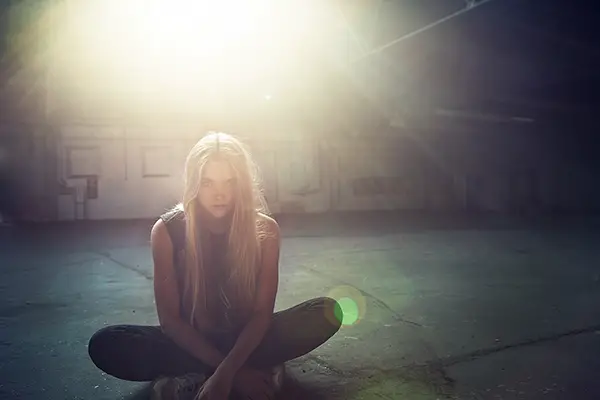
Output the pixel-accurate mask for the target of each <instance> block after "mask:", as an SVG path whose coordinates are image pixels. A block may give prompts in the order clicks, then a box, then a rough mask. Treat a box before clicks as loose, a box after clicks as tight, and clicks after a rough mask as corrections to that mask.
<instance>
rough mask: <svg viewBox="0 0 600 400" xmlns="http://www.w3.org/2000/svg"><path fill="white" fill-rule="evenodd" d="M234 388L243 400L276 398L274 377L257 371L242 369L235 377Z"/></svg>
mask: <svg viewBox="0 0 600 400" xmlns="http://www.w3.org/2000/svg"><path fill="white" fill-rule="evenodd" d="M233 386H234V388H235V390H236V392H238V393H239V394H240V395H241V396H242V398H243V399H251V400H270V399H274V398H275V393H274V387H273V386H274V385H273V377H272V375H271V374H269V373H266V372H263V371H260V370H257V369H251V368H242V369H240V370H239V371H238V373H237V374H236V375H235V379H234V380H233Z"/></svg>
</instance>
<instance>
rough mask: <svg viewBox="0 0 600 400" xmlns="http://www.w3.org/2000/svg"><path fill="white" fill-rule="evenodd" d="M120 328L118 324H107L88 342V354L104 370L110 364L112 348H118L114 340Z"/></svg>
mask: <svg viewBox="0 0 600 400" xmlns="http://www.w3.org/2000/svg"><path fill="white" fill-rule="evenodd" d="M118 330H119V327H118V326H107V327H105V328H102V329H100V330H99V331H97V332H96V333H94V334H93V335H92V337H91V338H90V340H89V342H88V355H89V356H90V358H91V360H92V362H93V363H94V364H95V365H96V366H97V367H98V368H100V369H101V370H103V371H104V372H106V369H107V366H108V365H107V364H108V361H109V358H110V357H109V354H110V353H111V349H114V348H116V344H115V343H114V342H115V339H116V336H117V334H118Z"/></svg>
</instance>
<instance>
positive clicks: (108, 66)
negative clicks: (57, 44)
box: [59, 0, 326, 103]
mask: <svg viewBox="0 0 600 400" xmlns="http://www.w3.org/2000/svg"><path fill="white" fill-rule="evenodd" d="M72 4H73V6H72V7H71V10H70V24H68V25H69V26H68V29H66V30H65V37H66V42H67V43H68V45H66V46H63V49H64V53H63V54H61V55H60V57H59V59H60V61H61V63H62V67H63V68H67V69H69V70H70V73H69V78H70V79H73V80H76V81H78V82H79V85H78V86H80V87H87V88H89V87H95V88H97V89H98V90H100V91H103V92H104V91H105V90H109V91H110V90H118V91H119V96H120V98H121V99H122V98H127V99H128V100H133V101H138V100H141V99H144V98H147V97H148V96H150V95H152V93H153V90H154V93H158V92H160V93H161V96H163V97H164V96H168V97H169V96H172V97H173V100H177V101H178V102H185V103H189V102H190V101H192V100H194V99H197V97H198V96H199V95H200V96H202V97H203V98H206V96H209V97H210V93H214V94H215V95H217V96H224V97H227V96H231V95H232V93H234V92H235V93H239V92H243V91H244V90H256V88H258V87H260V86H261V85H262V86H264V85H265V82H270V81H273V80H277V76H283V75H284V74H287V76H289V70H290V69H293V68H299V69H300V68H302V62H303V61H306V60H303V59H302V52H301V51H298V49H299V48H307V47H310V46H315V45H318V44H319V40H318V39H319V38H322V37H323V36H324V35H323V34H324V32H325V29H323V28H325V25H326V24H323V23H322V21H321V20H320V19H319V16H318V14H319V12H318V8H317V7H316V6H315V5H316V4H318V3H316V2H312V1H309V0H306V1H295V0H288V1H283V0H218V1H215V0H210V1H208V0H86V1H74V2H72ZM321 40H322V39H321ZM284 71H285V72H284ZM157 88H159V89H157ZM165 93H169V94H165ZM234 95H235V94H234ZM267 96H268V98H267ZM267 96H265V99H266V100H269V99H270V98H271V96H270V95H267ZM207 100H208V99H207ZM213 100H214V99H213ZM221 101H222V100H221Z"/></svg>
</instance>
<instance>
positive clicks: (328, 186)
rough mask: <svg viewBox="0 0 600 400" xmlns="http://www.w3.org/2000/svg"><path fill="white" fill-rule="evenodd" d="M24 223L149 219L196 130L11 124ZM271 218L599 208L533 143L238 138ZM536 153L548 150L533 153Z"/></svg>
mask: <svg viewBox="0 0 600 400" xmlns="http://www.w3.org/2000/svg"><path fill="white" fill-rule="evenodd" d="M0 131H1V132H0V138H2V141H3V142H2V143H3V145H2V146H3V148H4V149H5V150H7V151H5V153H6V152H7V153H8V154H9V155H10V159H11V160H13V161H12V168H13V171H15V173H14V174H13V176H15V177H16V178H17V179H16V180H17V181H18V182H19V187H20V189H21V194H22V195H21V196H20V197H19V203H20V204H21V206H22V207H21V208H22V209H23V210H25V211H24V212H21V216H20V218H22V219H30V220H55V219H58V220H74V219H92V220H99V219H129V218H155V217H156V216H157V215H159V214H160V213H162V212H163V211H165V210H166V209H168V208H170V207H172V206H173V205H174V204H176V203H177V202H178V201H179V199H180V197H181V193H182V178H183V176H182V175H183V164H184V160H185V157H186V155H187V152H188V151H189V149H190V148H191V146H192V145H193V144H194V142H195V141H196V140H197V139H198V138H199V137H200V136H201V135H202V134H203V130H202V129H200V128H198V127H193V126H179V127H177V126H164V127H156V126H153V127H144V126H116V125H115V126H101V125H70V126H62V127H61V128H60V129H54V130H52V129H50V128H49V127H43V126H34V127H31V126H25V125H18V126H12V127H3V128H2V129H1V130H0ZM242 138H243V139H244V140H245V141H246V143H248V145H249V147H250V148H251V150H252V152H253V155H254V157H255V159H256V161H257V164H258V165H259V167H260V169H261V172H262V178H263V182H264V185H263V186H264V190H265V195H266V197H267V201H268V203H269V206H270V209H271V211H272V212H275V213H281V212H283V213H289V212H324V211H352V210H391V209H395V210H397V209H401V210H422V211H427V210H437V211H446V212H455V211H464V210H467V211H493V212H501V213H543V212H551V211H589V210H598V209H600V207H599V204H600V193H599V190H598V189H597V188H596V186H595V185H594V184H593V182H594V172H593V169H592V168H590V166H589V165H588V166H585V165H584V164H582V163H579V162H577V161H578V159H577V157H576V153H574V152H573V151H571V153H569V152H567V151H566V150H565V149H564V146H558V147H557V146H554V147H553V146H550V145H548V142H543V141H542V142H540V138H539V136H536V134H535V133H530V134H521V133H519V134H514V132H512V133H510V132H508V133H507V134H506V135H502V134H499V133H498V132H479V133H478V134H474V133H473V132H470V133H465V132H463V133H460V132H458V133H457V132H443V131H439V130H438V131H436V130H433V129H428V130H418V129H411V130H408V129H405V130H403V131H397V130H396V131H391V130H390V131H389V132H377V133H370V132H361V133H360V134H356V133H355V134H345V133H344V134H338V135H335V136H333V135H330V134H329V135H328V134H325V133H318V134H317V133H314V132H313V133H312V134H311V133H310V132H306V131H302V130H299V129H291V128H290V129H287V130H285V131H273V132H266V133H265V132H263V133H262V134H261V135H260V136H259V135H251V134H248V135H247V137H242ZM541 143H546V144H544V145H542V144H541Z"/></svg>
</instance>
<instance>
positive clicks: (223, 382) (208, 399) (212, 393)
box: [196, 373, 231, 400]
mask: <svg viewBox="0 0 600 400" xmlns="http://www.w3.org/2000/svg"><path fill="white" fill-rule="evenodd" d="M229 392H231V380H230V379H227V377H225V376H223V375H219V374H218V373H215V374H213V375H212V376H211V377H210V378H208V379H207V380H206V382H204V385H202V387H201V388H200V391H199V392H198V394H197V395H196V400H227V399H228V398H229Z"/></svg>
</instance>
